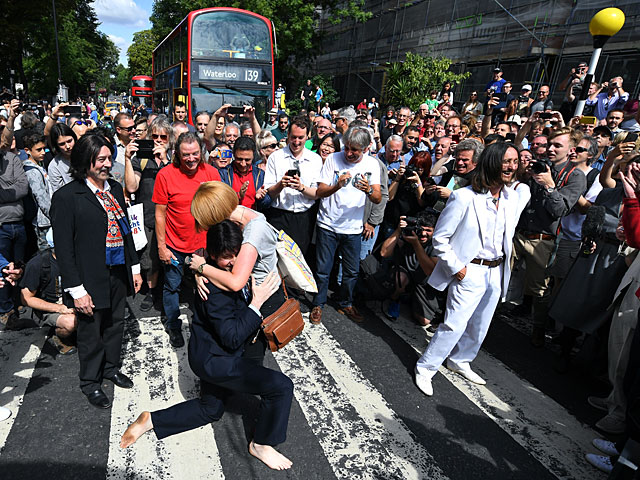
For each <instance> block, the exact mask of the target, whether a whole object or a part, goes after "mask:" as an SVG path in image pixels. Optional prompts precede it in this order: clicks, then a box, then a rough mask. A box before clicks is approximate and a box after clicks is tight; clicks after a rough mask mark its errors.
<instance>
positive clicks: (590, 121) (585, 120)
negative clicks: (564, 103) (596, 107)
mask: <svg viewBox="0 0 640 480" xmlns="http://www.w3.org/2000/svg"><path fill="white" fill-rule="evenodd" d="M596 123H598V119H597V118H596V117H582V118H581V119H580V125H595V124H596Z"/></svg>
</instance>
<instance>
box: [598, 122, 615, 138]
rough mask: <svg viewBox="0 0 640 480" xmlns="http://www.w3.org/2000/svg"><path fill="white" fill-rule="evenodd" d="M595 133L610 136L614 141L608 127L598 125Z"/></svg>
mask: <svg viewBox="0 0 640 480" xmlns="http://www.w3.org/2000/svg"><path fill="white" fill-rule="evenodd" d="M593 133H594V134H596V133H604V134H605V135H608V136H609V138H611V139H613V132H612V131H611V129H610V128H609V127H607V126H606V125H598V126H597V127H596V128H594V129H593Z"/></svg>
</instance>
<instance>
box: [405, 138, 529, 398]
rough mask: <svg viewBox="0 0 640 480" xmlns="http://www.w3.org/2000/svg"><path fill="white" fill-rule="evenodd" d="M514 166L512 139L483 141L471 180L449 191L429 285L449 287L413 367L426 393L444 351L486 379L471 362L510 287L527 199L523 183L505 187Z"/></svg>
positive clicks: (451, 361) (453, 365) (455, 365)
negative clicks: (438, 320) (436, 323)
mask: <svg viewBox="0 0 640 480" xmlns="http://www.w3.org/2000/svg"><path fill="white" fill-rule="evenodd" d="M517 168H518V150H517V149H516V148H515V147H514V146H513V145H510V144H507V143H501V142H498V143H495V144H493V145H490V146H488V147H487V148H486V149H485V150H484V152H483V153H482V155H481V157H480V160H479V161H478V166H477V169H476V170H477V172H476V174H475V175H474V176H473V179H472V183H471V185H470V186H468V187H466V188H463V189H460V190H458V191H456V192H454V193H453V194H452V195H451V198H450V200H449V202H447V206H446V207H445V209H444V210H443V212H442V214H441V215H440V218H439V220H438V223H437V225H436V230H435V232H434V234H433V246H434V253H435V254H436V256H437V257H438V262H437V263H436V265H435V267H434V269H433V272H432V273H431V275H430V277H429V285H431V286H432V287H434V288H435V289H437V290H441V291H442V290H444V289H445V288H447V287H448V288H449V291H448V294H447V306H446V312H445V317H444V322H443V323H442V324H440V326H439V327H438V330H437V331H436V334H435V335H434V336H433V338H432V339H431V342H430V343H429V347H428V348H427V350H426V351H425V352H424V354H423V355H422V357H420V360H418V363H417V364H416V368H415V375H416V385H417V386H418V388H419V389H420V390H421V391H422V392H423V393H424V394H425V395H429V396H431V395H433V385H432V383H431V381H432V378H433V377H434V375H435V374H436V373H437V371H438V368H439V367H440V365H441V364H442V363H443V362H444V360H445V359H447V368H449V369H450V370H452V371H454V372H456V373H458V374H460V375H461V376H463V377H464V378H466V379H467V380H469V381H470V382H473V383H476V384H478V385H484V384H485V383H486V382H485V380H484V379H482V378H481V377H480V376H479V375H478V374H477V373H475V372H474V371H473V370H472V369H471V367H470V366H469V363H470V362H472V361H473V360H474V359H475V357H476V355H477V354H478V351H479V350H480V346H481V345H482V342H483V340H484V338H485V336H486V334H487V331H488V330H489V325H490V324H491V318H492V317H493V314H494V312H495V309H496V306H497V304H498V301H499V300H500V299H501V298H503V299H504V297H505V296H506V293H507V289H508V287H509V277H510V275H511V269H510V265H509V261H508V259H509V258H510V256H511V248H512V238H513V234H514V232H515V227H516V223H517V220H518V217H519V216H520V213H521V212H522V210H523V208H524V206H525V205H526V203H527V201H528V200H529V195H527V194H525V192H524V191H523V192H519V194H517V193H516V192H515V191H514V190H512V189H511V188H509V187H507V185H509V184H510V183H511V182H512V180H513V176H514V175H515V172H516V170H517ZM505 259H507V261H505Z"/></svg>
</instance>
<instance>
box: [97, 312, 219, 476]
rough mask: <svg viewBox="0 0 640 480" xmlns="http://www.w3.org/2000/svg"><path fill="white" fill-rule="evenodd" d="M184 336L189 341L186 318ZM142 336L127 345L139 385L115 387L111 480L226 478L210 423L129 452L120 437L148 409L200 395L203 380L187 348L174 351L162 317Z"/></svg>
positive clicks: (148, 438)
mask: <svg viewBox="0 0 640 480" xmlns="http://www.w3.org/2000/svg"><path fill="white" fill-rule="evenodd" d="M181 319H182V321H183V326H182V330H183V334H184V335H185V338H186V339H187V342H188V338H189V328H188V323H187V320H186V316H185V315H181ZM138 323H139V325H140V332H141V333H140V335H139V336H138V337H137V338H131V339H130V340H129V341H128V342H126V343H125V345H124V347H123V350H126V351H123V358H124V364H123V368H122V370H123V372H124V373H126V374H127V375H129V376H130V377H131V379H132V380H133V382H134V387H133V388H132V389H129V390H125V389H122V388H115V390H114V399H113V406H112V407H111V408H112V413H111V431H110V435H109V461H108V464H107V475H106V478H107V479H108V480H120V479H122V480H125V479H133V478H135V479H136V480H157V479H160V478H161V479H163V480H170V479H183V478H194V479H211V480H214V479H223V478H224V473H223V471H222V465H221V463H220V457H219V453H218V447H217V445H216V441H215V437H214V431H213V428H212V427H211V426H210V425H206V426H204V427H200V428H198V429H195V430H191V431H189V432H184V433H181V434H178V435H173V436H171V437H168V438H165V439H164V440H161V441H158V440H156V437H155V435H154V433H153V432H149V433H147V434H146V435H143V436H142V437H140V438H139V439H138V441H137V442H136V443H135V444H134V445H132V446H131V447H129V448H127V449H124V450H123V449H121V448H120V446H119V444H120V437H121V436H122V434H123V433H124V431H125V430H126V428H127V426H129V424H130V423H131V422H133V421H134V420H135V419H136V418H137V417H138V415H139V414H140V413H141V412H142V411H144V410H149V411H152V410H159V409H163V408H167V407H169V406H171V405H174V404H176V403H179V402H182V401H184V400H185V399H191V398H195V397H197V396H198V395H199V394H200V391H199V387H198V382H197V377H196V376H195V375H194V374H193V372H192V371H191V369H190V368H189V362H188V359H187V349H186V348H180V349H178V350H174V349H173V348H172V347H171V346H170V345H169V341H168V338H169V337H168V336H167V334H166V333H165V331H164V328H163V326H162V324H161V323H160V320H159V317H152V318H142V319H139V321H138Z"/></svg>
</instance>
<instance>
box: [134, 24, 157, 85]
mask: <svg viewBox="0 0 640 480" xmlns="http://www.w3.org/2000/svg"><path fill="white" fill-rule="evenodd" d="M156 44H157V39H156V36H155V34H154V33H153V30H151V29H149V30H141V31H139V32H136V33H134V34H133V41H132V42H131V46H130V47H129V48H128V49H127V57H129V71H130V72H131V73H132V74H133V75H151V59H152V56H153V49H154V48H156Z"/></svg>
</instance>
